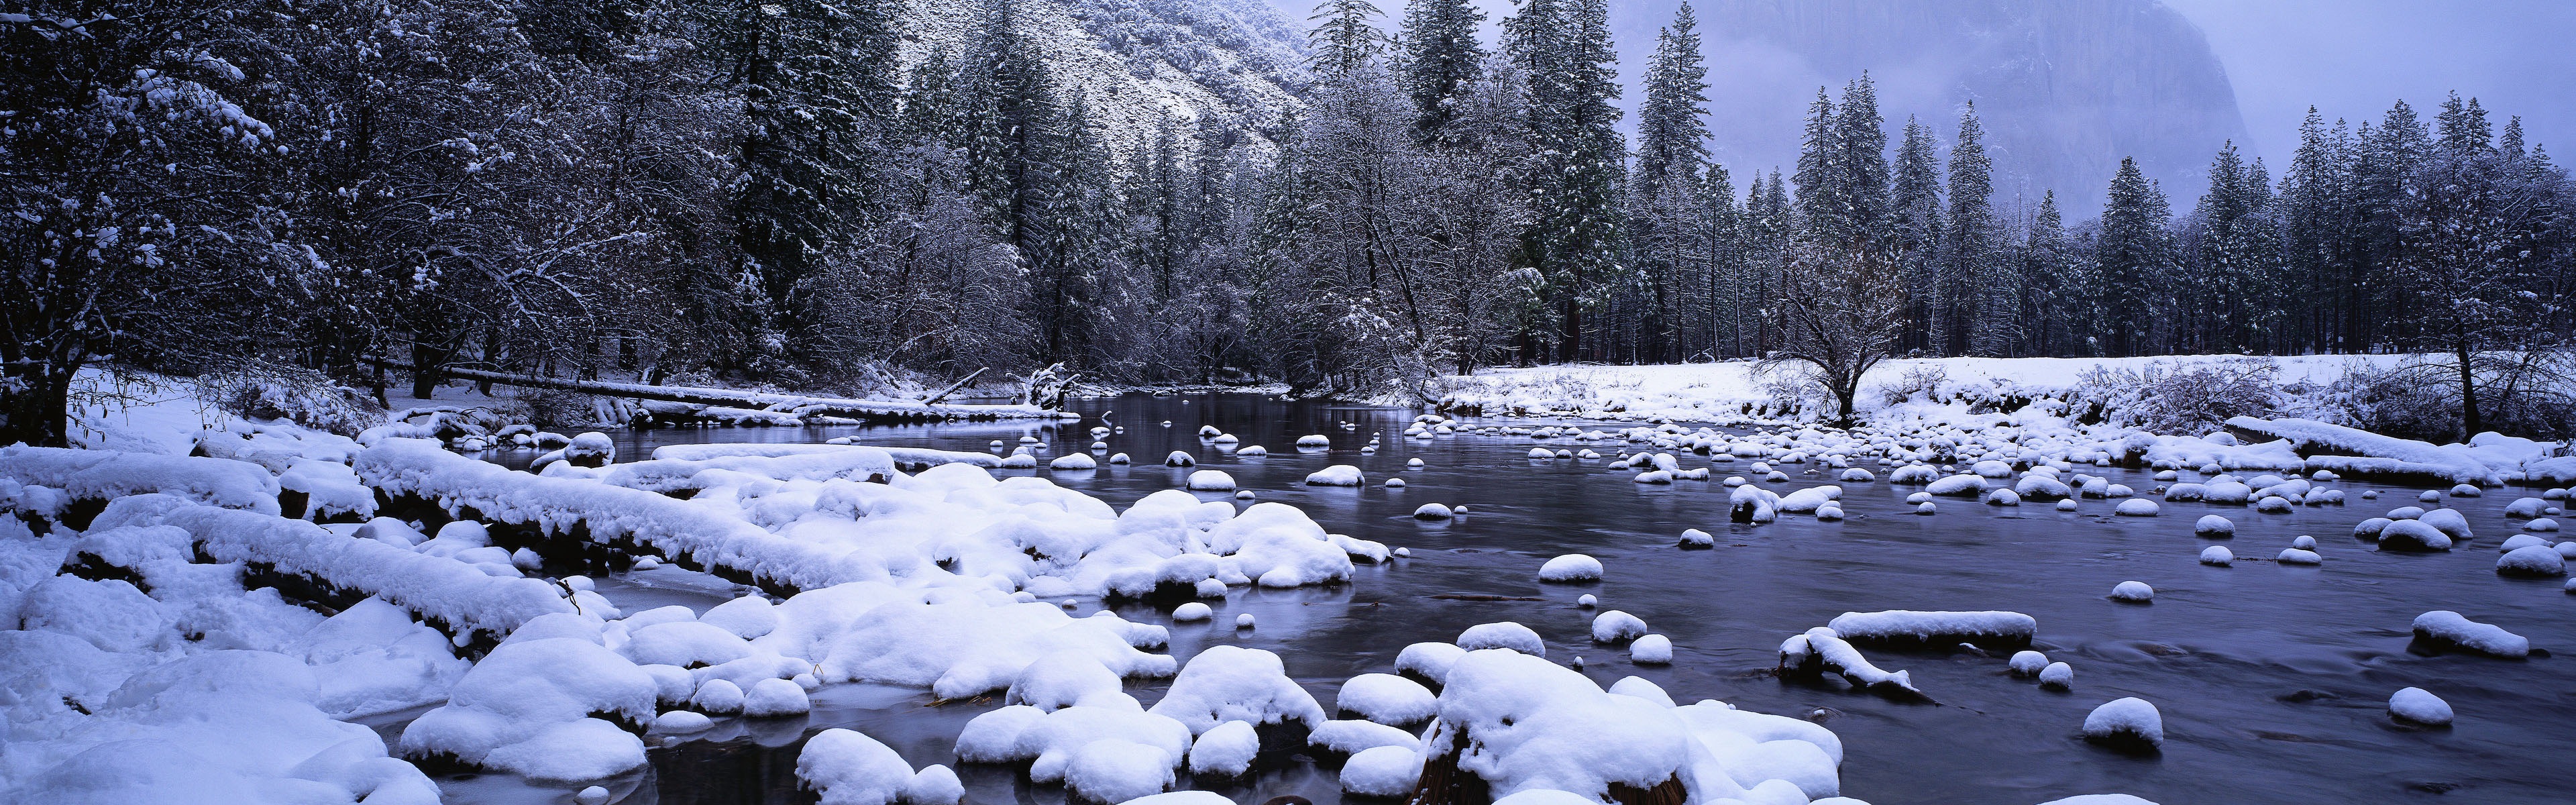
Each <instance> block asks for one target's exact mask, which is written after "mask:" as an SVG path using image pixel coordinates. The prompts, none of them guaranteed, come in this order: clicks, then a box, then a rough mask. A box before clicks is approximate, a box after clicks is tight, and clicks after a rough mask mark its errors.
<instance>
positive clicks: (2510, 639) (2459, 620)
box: [2415, 609, 2531, 660]
mask: <svg viewBox="0 0 2576 805" xmlns="http://www.w3.org/2000/svg"><path fill="white" fill-rule="evenodd" d="M2415 639H2417V640H2423V641H2427V642H2430V643H2434V644H2437V645H2443V646H2449V647H2455V648H2459V649H2463V650H2467V651H2471V652H2476V653H2479V654H2486V655H2489V656H2495V657H2503V658H2506V659H2515V660H2518V659H2522V658H2525V657H2529V656H2531V640H2530V639H2528V638H2525V637H2523V636H2522V635H2518V634H2514V633H2512V632H2508V631H2505V630H2504V628H2503V627H2499V626H2496V625H2494V624H2487V623H2479V622H2477V621H2473V620H2469V619H2468V618H2466V617H2462V616H2461V615H2460V613H2457V612H2453V611H2450V610H2447V609H2437V610H2433V611H2431V612H2427V613H2424V614H2422V615H2418V616H2415Z"/></svg>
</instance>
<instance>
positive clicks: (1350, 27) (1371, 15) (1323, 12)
mask: <svg viewBox="0 0 2576 805" xmlns="http://www.w3.org/2000/svg"><path fill="white" fill-rule="evenodd" d="M1382 16H1385V13H1384V12H1381V11H1379V10H1378V8H1377V6H1376V5H1374V4H1371V3H1369V2H1368V0H1324V2H1322V3H1319V4H1317V5H1316V6H1315V13H1314V15H1313V16H1310V17H1307V19H1308V20H1310V21H1313V22H1314V23H1316V25H1315V28H1314V29H1313V30H1311V31H1308V32H1306V41H1307V43H1308V44H1309V45H1310V46H1311V47H1313V48H1314V53H1313V55H1311V56H1308V57H1307V62H1306V63H1307V64H1308V65H1311V66H1312V67H1313V68H1314V69H1315V70H1316V71H1317V72H1320V73H1324V74H1326V75H1348V74H1349V73H1350V72H1351V71H1353V70H1357V69H1360V67H1361V66H1363V65H1366V64H1368V63H1369V62H1370V61H1371V60H1373V59H1376V58H1377V57H1378V54H1380V53H1384V52H1386V45H1387V40H1386V31H1385V30H1384V29H1381V28H1379V27H1377V24H1376V23H1375V22H1373V20H1376V19H1377V18H1379V17H1382Z"/></svg>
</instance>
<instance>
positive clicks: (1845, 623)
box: [1826, 609, 2039, 649]
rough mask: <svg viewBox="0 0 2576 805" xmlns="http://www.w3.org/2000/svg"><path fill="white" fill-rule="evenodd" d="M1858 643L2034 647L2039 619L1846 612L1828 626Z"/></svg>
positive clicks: (1989, 613) (1995, 613) (2004, 614)
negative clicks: (1969, 644)
mask: <svg viewBox="0 0 2576 805" xmlns="http://www.w3.org/2000/svg"><path fill="white" fill-rule="evenodd" d="M1826 626H1827V628H1831V629H1833V630H1834V634H1835V635H1836V636H1839V637H1841V638H1842V639H1844V640H1848V641H1852V642H1854V643H1862V644H1870V643H1878V644H1887V645H1895V646H1899V647H1943V648H1946V647H1948V646H1952V645H1956V644H1959V643H1974V644H1976V645H1978V646H1982V647H1987V648H1998V649H2001V648H2013V647H2016V646H2026V645H2030V640H2031V637H2032V636H2033V635H2035V634H2037V633H2038V632H2039V620H2038V619H2036V618H2033V617H2031V616H2029V615H2024V614H2022V613H2019V612H2001V611H1985V612H1917V611H1912V610H1902V609H1895V610H1887V611H1884V612H1845V613H1843V614H1841V615H1838V616H1835V617H1834V619H1833V620H1832V621H1830V622H1828V623H1827V624H1826Z"/></svg>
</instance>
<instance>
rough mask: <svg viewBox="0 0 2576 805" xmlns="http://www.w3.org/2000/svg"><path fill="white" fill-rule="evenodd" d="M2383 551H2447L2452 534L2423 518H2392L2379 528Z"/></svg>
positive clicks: (2380, 543) (2380, 544)
mask: <svg viewBox="0 0 2576 805" xmlns="http://www.w3.org/2000/svg"><path fill="white" fill-rule="evenodd" d="M2379 549H2380V550H2383V551H2447V550H2450V549H2451V536H2450V535H2449V534H2444V533H2442V530H2441V529H2439V528H2435V527H2433V526H2432V525H2431V524H2429V523H2426V522H2424V521H2422V520H2391V521H2389V522H2388V523H2387V524H2386V525H2384V526H2382V527H2381V528H2380V529H2379Z"/></svg>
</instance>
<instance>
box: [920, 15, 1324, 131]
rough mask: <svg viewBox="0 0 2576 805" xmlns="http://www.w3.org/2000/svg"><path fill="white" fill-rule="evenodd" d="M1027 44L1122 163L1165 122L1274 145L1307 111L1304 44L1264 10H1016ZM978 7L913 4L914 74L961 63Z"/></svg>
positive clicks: (977, 17)
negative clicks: (1221, 125)
mask: <svg viewBox="0 0 2576 805" xmlns="http://www.w3.org/2000/svg"><path fill="white" fill-rule="evenodd" d="M1015 2H1017V3H1018V7H1017V11H1018V12H1019V15H1020V24H1021V26H1022V32H1023V33H1024V34H1026V35H1027V36H1028V37H1029V38H1030V39H1031V40H1033V41H1034V42H1035V43H1036V44H1037V46H1038V47H1039V48H1040V49H1041V50H1042V51H1043V52H1044V55H1045V57H1046V62H1047V64H1048V66H1049V67H1050V68H1052V69H1053V70H1054V71H1055V77H1056V81H1057V90H1058V92H1059V93H1060V95H1061V96H1062V97H1065V98H1068V99H1070V98H1072V97H1074V96H1075V95H1076V94H1079V95H1080V96H1081V97H1083V98H1085V99H1087V100H1088V101H1089V102H1090V104H1091V108H1092V112H1093V114H1094V115H1095V116H1096V117H1097V118H1098V119H1099V121H1100V122H1101V124H1102V125H1104V126H1105V127H1106V129H1107V131H1108V134H1109V143H1110V145H1111V147H1113V148H1116V149H1119V150H1121V151H1124V150H1126V149H1128V148H1130V147H1133V146H1134V145H1135V144H1136V142H1137V140H1138V139H1139V138H1140V137H1150V136H1152V133H1153V131H1154V129H1155V127H1156V125H1157V124H1158V122H1159V121H1160V120H1161V119H1163V118H1166V117H1168V118H1170V119H1172V120H1173V121H1174V122H1175V123H1176V124H1180V126H1181V128H1182V130H1183V132H1184V134H1185V135H1186V133H1187V132H1188V130H1189V128H1191V126H1190V124H1194V123H1195V122H1197V121H1199V120H1200V119H1202V118H1204V117H1208V116H1215V117H1216V118H1217V119H1219V120H1221V121H1230V122H1238V123H1239V124H1240V126H1241V127H1242V128H1244V129H1245V130H1248V131H1250V132H1252V133H1254V135H1255V136H1256V137H1264V138H1267V137H1268V135H1269V134H1271V133H1272V132H1274V131H1276V130H1277V128H1278V126H1279V123H1280V121H1281V120H1282V119H1284V118H1285V117H1286V115H1287V114H1288V113H1289V112H1290V111H1292V110H1294V109H1296V108H1298V107H1299V106H1300V105H1301V104H1300V102H1299V101H1298V100H1297V93H1298V92H1299V91H1300V90H1302V89H1303V87H1304V86H1305V83H1306V80H1307V78H1306V68H1305V41H1304V38H1303V37H1302V36H1301V35H1300V34H1299V33H1298V31H1297V29H1296V28H1295V27H1294V26H1293V25H1292V24H1290V23H1289V22H1288V20H1286V19H1284V18H1282V17H1281V16H1280V15H1279V13H1278V12H1277V11H1275V10H1273V9H1272V8H1271V7H1270V6H1269V5H1268V4H1267V3H1264V2H1261V1H1260V0H1015ZM982 6H983V3H982V2H981V0H913V2H911V3H908V4H906V6H905V9H904V17H903V19H902V21H901V24H902V29H903V31H904V32H905V34H904V43H903V60H904V64H905V66H906V67H907V68H909V67H910V66H911V65H913V64H916V63H918V62H920V61H921V60H923V59H926V58H928V57H929V56H930V55H931V54H933V53H937V52H941V51H943V50H944V51H946V52H947V53H950V54H952V55H956V54H963V53H964V52H965V51H966V49H967V46H968V43H969V42H970V41H971V39H972V37H973V34H974V32H975V30H976V29H977V27H978V26H980V25H981V24H982V15H981V8H982Z"/></svg>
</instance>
